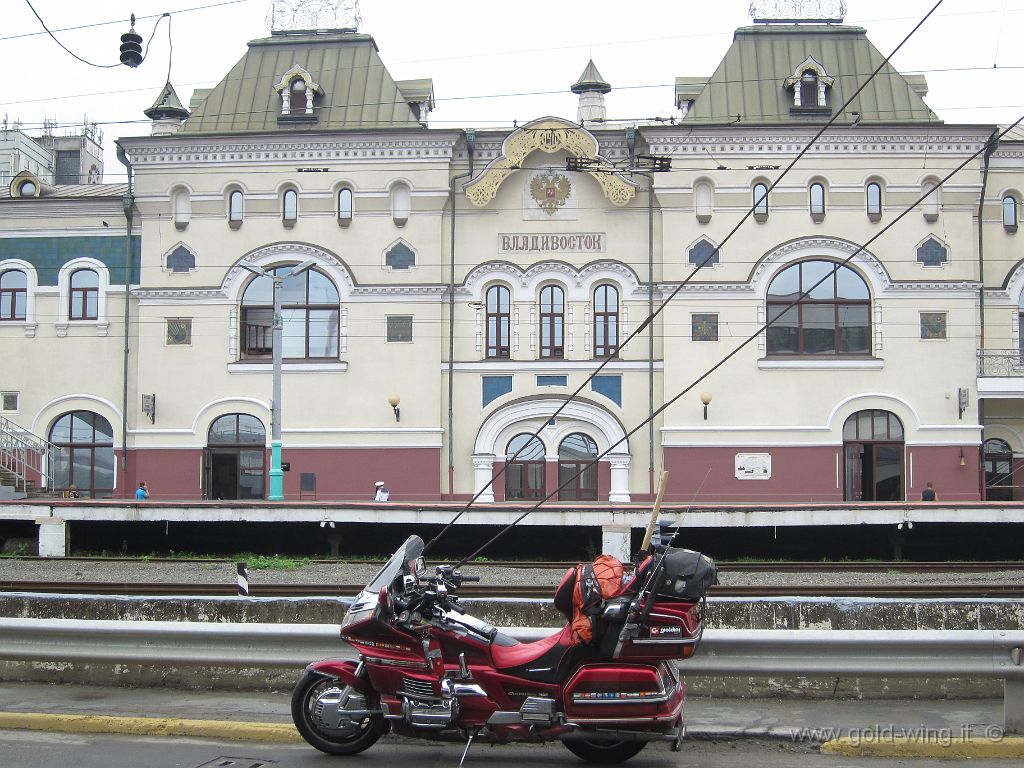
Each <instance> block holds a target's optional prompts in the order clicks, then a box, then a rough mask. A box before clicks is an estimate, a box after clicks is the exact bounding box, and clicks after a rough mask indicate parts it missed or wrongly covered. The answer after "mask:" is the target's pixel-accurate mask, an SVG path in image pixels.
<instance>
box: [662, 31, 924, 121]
mask: <svg viewBox="0 0 1024 768" xmlns="http://www.w3.org/2000/svg"><path fill="white" fill-rule="evenodd" d="M808 57H813V58H814V60H815V61H816V62H817V63H818V64H820V65H821V66H822V68H823V69H824V70H825V72H826V74H827V75H828V76H829V77H833V78H835V81H834V82H833V84H832V87H831V89H830V90H829V92H828V96H827V101H828V104H829V106H831V107H832V108H833V109H838V108H839V107H841V106H842V105H843V103H844V102H845V101H846V100H847V99H848V98H849V97H850V95H852V94H853V92H854V91H856V90H857V88H858V87H859V86H860V84H861V83H863V82H864V81H865V80H867V79H868V77H869V76H870V75H871V73H872V72H873V71H874V70H875V69H876V68H877V67H878V66H879V65H880V64H881V63H882V62H883V61H884V60H885V57H884V56H883V55H882V54H881V53H879V51H878V50H877V49H876V48H875V46H874V45H872V44H871V42H870V41H869V40H868V38H867V33H866V31H865V30H864V29H862V28H860V27H846V26H831V25H819V24H787V25H766V26H755V27H741V28H740V29H737V30H736V33H735V35H734V37H733V43H732V46H731V47H730V48H729V50H728V51H727V52H726V54H725V58H723V59H722V62H721V64H719V65H718V69H717V70H716V71H715V73H714V75H712V76H711V77H710V78H709V79H708V80H707V84H706V85H705V86H704V87H703V89H701V91H700V94H699V95H698V96H697V97H696V99H694V101H693V106H692V107H691V108H690V110H689V111H688V112H687V114H686V116H685V117H684V118H683V122H685V123H702V124H706V125H724V124H729V123H733V122H736V116H737V115H739V116H740V120H739V122H740V124H755V125H756V124H790V125H792V124H794V123H795V124H802V123H817V124H821V123H824V122H827V121H828V119H829V118H830V117H831V116H832V112H831V111H828V110H821V111H815V112H813V113H811V114H808V113H807V112H808V111H806V110H804V111H801V110H793V91H792V89H791V88H790V89H787V88H786V87H785V81H786V79H787V78H792V77H793V76H794V74H796V75H799V74H800V73H798V72H797V71H796V70H797V69H798V68H799V67H800V65H801V64H802V63H803V62H804V61H806V60H807V58H808ZM680 81H682V82H683V83H684V84H686V85H689V86H690V87H691V88H692V85H693V83H694V82H696V81H695V80H693V79H689V78H687V79H679V80H677V90H678V88H679V83H680ZM797 87H799V86H797ZM924 93H927V86H926V85H925V84H924V82H923V79H922V78H919V77H914V78H909V81H908V78H905V77H903V76H902V75H901V74H900V73H899V72H897V71H896V70H895V69H893V67H892V66H890V65H889V64H886V65H885V66H884V67H883V68H882V70H881V71H880V72H879V74H878V75H877V76H876V77H875V79H874V80H872V81H871V82H870V83H869V84H868V86H867V87H866V88H865V89H864V90H863V91H861V93H860V95H859V96H857V98H856V99H855V100H854V101H853V103H852V104H850V106H849V107H848V108H847V115H848V117H845V118H843V117H841V118H840V120H842V121H843V122H851V121H852V120H853V119H854V117H855V116H854V115H852V113H853V112H858V113H859V114H860V120H861V122H864V123H940V122H942V121H941V120H940V119H939V118H938V116H936V115H935V113H934V112H932V111H931V109H929V108H928V105H927V104H925V103H924V100H923V99H922V98H921V97H922V95H923V94H924ZM683 98H685V94H681V93H680V94H679V95H678V96H677V100H682V99H683Z"/></svg>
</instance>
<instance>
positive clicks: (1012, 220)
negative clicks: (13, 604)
mask: <svg viewBox="0 0 1024 768" xmlns="http://www.w3.org/2000/svg"><path fill="white" fill-rule="evenodd" d="M1003 229H1005V230H1006V231H1007V232H1016V231H1017V198H1015V197H1014V196H1013V195H1007V196H1006V197H1004V198H1003Z"/></svg>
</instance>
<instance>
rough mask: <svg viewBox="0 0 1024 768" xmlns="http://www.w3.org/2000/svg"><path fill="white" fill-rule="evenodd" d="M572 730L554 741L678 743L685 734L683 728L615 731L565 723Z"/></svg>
mask: <svg viewBox="0 0 1024 768" xmlns="http://www.w3.org/2000/svg"><path fill="white" fill-rule="evenodd" d="M566 725H567V726H570V727H572V728H573V730H571V731H568V732H566V733H562V734H559V735H558V736H556V737H555V740H556V741H593V740H594V739H614V740H616V741H644V742H650V741H669V742H672V743H674V744H675V743H678V742H679V741H680V740H681V739H682V737H683V735H684V734H685V729H684V728H673V729H672V730H670V731H664V732H660V733H651V732H650V731H647V732H645V731H617V730H614V729H612V728H583V727H580V726H576V725H574V724H573V723H566Z"/></svg>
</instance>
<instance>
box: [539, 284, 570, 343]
mask: <svg viewBox="0 0 1024 768" xmlns="http://www.w3.org/2000/svg"><path fill="white" fill-rule="evenodd" d="M564 326H565V292H564V291H563V290H562V289H561V288H560V287H558V286H557V285H546V286H544V287H543V288H542V289H541V291H540V356H541V357H554V358H559V357H565V345H564V342H563V339H562V336H563V333H564Z"/></svg>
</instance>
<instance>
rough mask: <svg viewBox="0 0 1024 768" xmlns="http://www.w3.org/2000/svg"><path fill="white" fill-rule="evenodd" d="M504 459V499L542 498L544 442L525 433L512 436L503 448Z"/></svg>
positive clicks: (543, 494) (543, 493)
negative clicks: (505, 463)
mask: <svg viewBox="0 0 1024 768" xmlns="http://www.w3.org/2000/svg"><path fill="white" fill-rule="evenodd" d="M516 453H518V454H519V455H518V456H516ZM513 456H515V458H514V459H513V458H512V457H513ZM505 461H506V462H507V465H506V467H505V498H506V499H509V500H511V499H543V498H544V496H545V495H546V494H545V492H544V443H542V442H541V441H540V439H539V438H536V437H533V436H532V435H526V434H523V435H516V436H515V437H513V438H512V439H511V440H510V441H509V444H508V448H506V449H505Z"/></svg>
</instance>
